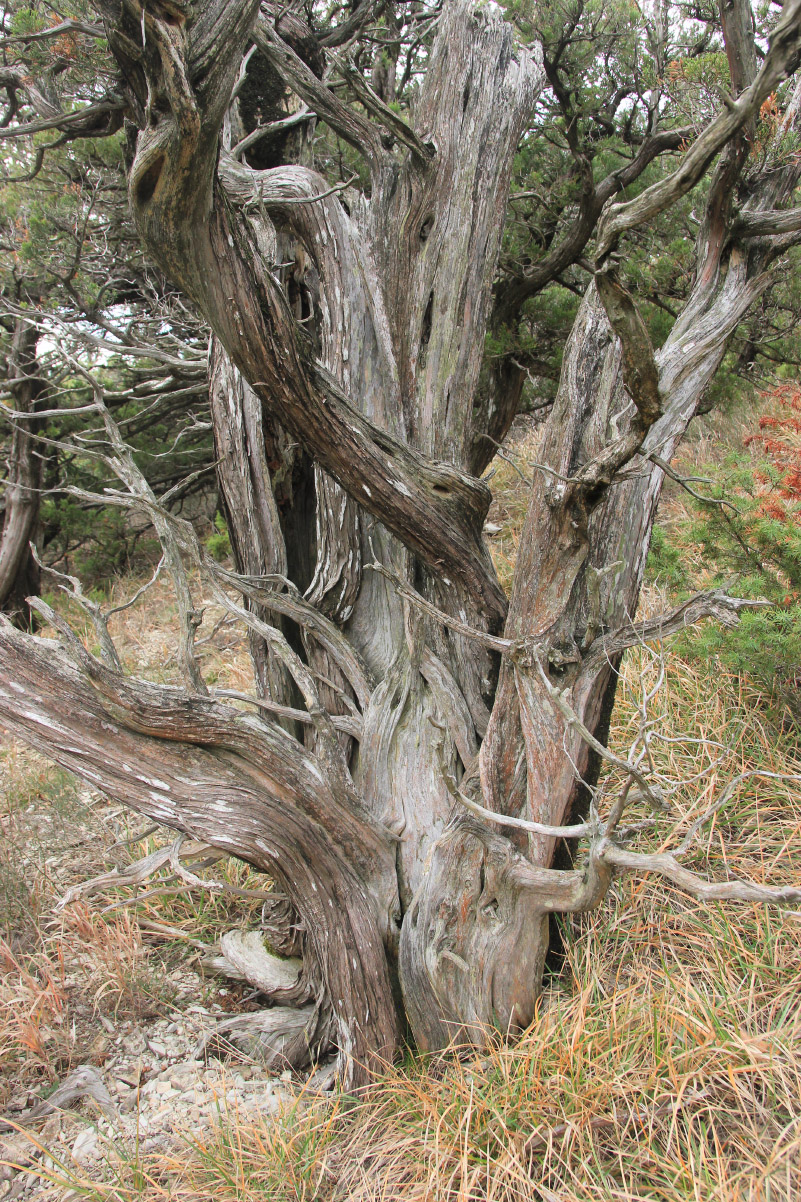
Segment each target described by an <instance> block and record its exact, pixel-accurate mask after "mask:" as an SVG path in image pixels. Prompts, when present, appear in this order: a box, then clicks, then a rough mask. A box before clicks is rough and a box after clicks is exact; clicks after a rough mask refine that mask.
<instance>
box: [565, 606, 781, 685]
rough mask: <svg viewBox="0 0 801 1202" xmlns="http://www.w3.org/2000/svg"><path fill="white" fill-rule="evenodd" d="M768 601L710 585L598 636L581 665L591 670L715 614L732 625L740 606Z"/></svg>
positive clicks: (720, 619) (735, 623)
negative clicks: (673, 605) (661, 611)
mask: <svg viewBox="0 0 801 1202" xmlns="http://www.w3.org/2000/svg"><path fill="white" fill-rule="evenodd" d="M770 604H771V603H770V602H769V601H754V600H747V599H745V598H742V597H730V596H729V594H728V593H727V592H726V591H725V590H724V589H712V590H711V591H710V592H707V593H697V594H696V595H695V596H694V597H690V599H689V601H685V602H684V603H683V604H682V605H679V606H677V607H676V609H674V610H671V612H670V613H667V614H660V615H659V616H658V617H656V618H649V619H647V621H645V622H632V623H631V625H630V626H624V627H622V628H621V629H620V630H616V631H614V632H612V633H611V634H605V635H603V636H600V637H599V638H597V639H596V640H595V642H594V643H593V644H592V646H591V648H590V650H589V652H588V653H587V655H586V656H585V658H584V667H585V669H586V670H588V671H594V670H596V669H597V668H599V667H600V666H601V663H602V662H603V661H611V660H612V659H614V657H615V656H616V655H619V654H620V652H621V651H625V650H626V648H627V647H635V646H638V645H641V644H644V643H650V642H653V641H654V640H656V639H666V638H669V637H670V636H671V635H674V634H677V633H678V632H679V631H680V630H685V629H686V628H687V627H688V626H693V625H694V624H695V623H696V622H700V621H702V620H703V619H704V618H716V619H717V621H719V622H721V623H722V624H723V625H724V626H728V627H734V626H736V625H737V624H738V622H739V613H740V611H741V610H743V609H761V608H764V607H766V606H767V607H769V606H770Z"/></svg>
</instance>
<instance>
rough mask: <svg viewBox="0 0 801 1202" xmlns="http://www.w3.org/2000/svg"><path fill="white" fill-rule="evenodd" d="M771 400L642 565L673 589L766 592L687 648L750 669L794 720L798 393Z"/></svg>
mask: <svg viewBox="0 0 801 1202" xmlns="http://www.w3.org/2000/svg"><path fill="white" fill-rule="evenodd" d="M770 402H771V406H772V408H771V410H770V411H769V412H768V413H766V414H763V416H762V417H761V419H760V421H759V433H754V434H751V435H750V436H749V437H747V438H746V439H745V445H744V447H743V448H740V449H737V450H734V451H732V452H730V453H729V454H728V455H727V456H726V457H725V458H724V459H723V461H722V462H721V463H720V464H719V465H716V466H713V467H712V468H710V469H706V474H707V475H711V476H712V480H713V483H712V485H711V486H710V487H709V488H708V490H707V495H708V497H709V501H706V502H702V501H698V500H695V499H693V500H692V502H691V515H690V516H689V517H688V518H687V519H686V520H685V521H683V522H680V523H678V524H677V525H674V526H671V527H670V528H668V529H665V528H661V527H657V528H655V530H654V537H653V540H652V544H651V553H650V556H649V562H648V571H649V575H650V576H651V578H652V579H655V580H657V581H659V582H661V583H666V584H667V585H668V586H669V587H670V588H671V589H673V590H676V591H678V592H680V593H685V594H686V593H687V592H689V591H694V590H695V589H696V588H700V587H709V586H710V585H711V586H718V585H724V584H725V585H728V586H729V587H730V590H731V591H732V592H733V593H736V594H737V595H739V596H741V597H744V598H747V599H749V600H764V601H767V602H769V603H770V605H769V606H766V607H765V608H759V609H753V610H747V611H745V612H744V613H743V615H742V619H741V621H740V624H739V625H738V626H736V627H735V628H733V629H728V630H727V629H724V628H723V627H720V626H718V625H715V624H709V625H706V626H704V627H703V628H702V629H701V630H699V631H697V632H696V633H695V634H694V636H693V638H692V639H691V640H690V639H688V640H687V641H686V644H685V650H692V652H693V654H695V655H699V656H702V657H704V658H715V659H717V660H718V661H719V662H720V663H721V664H723V665H724V666H725V667H726V668H729V669H731V670H733V671H736V672H742V673H746V674H748V675H749V676H750V677H751V678H753V679H754V680H755V681H756V682H757V683H758V685H759V686H760V688H761V690H762V691H763V694H764V696H765V699H766V701H767V702H768V703H769V704H770V705H771V706H772V707H773V708H774V709H776V710H778V711H780V713H781V716H782V717H783V718H784V719H787V718H788V717H789V718H791V719H792V721H793V722H801V702H800V701H799V698H798V686H799V684H801V393H799V392H798V390H797V389H795V388H785V389H778V390H776V392H774V393H773V394H772V396H771V398H770ZM690 547H693V548H695V549H697V550H700V554H701V560H702V564H703V567H702V570H701V571H700V572H699V571H695V572H693V570H692V568H691V566H690V564H691V557H690V555H689V554H688V550H689V548H690Z"/></svg>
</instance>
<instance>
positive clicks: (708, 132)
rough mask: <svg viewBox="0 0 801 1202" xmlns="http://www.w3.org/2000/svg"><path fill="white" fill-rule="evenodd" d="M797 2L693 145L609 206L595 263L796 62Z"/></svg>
mask: <svg viewBox="0 0 801 1202" xmlns="http://www.w3.org/2000/svg"><path fill="white" fill-rule="evenodd" d="M800 49H801V0H787V3H786V4H785V5H784V8H783V10H782V15H781V18H780V20H779V22H778V24H777V25H776V28H775V29H774V30H773V33H772V34H771V37H770V49H769V50H768V53H767V55H766V56H765V61H764V62H763V64H762V67H761V69H760V71H759V74H758V75H757V77H756V79H755V80H754V82H753V83H752V84H751V86H750V87H749V88H747V89H746V91H745V92H743V93H742V95H741V96H739V97H738V99H737V100H733V101H731V103H730V104H729V105H728V106H727V107H726V108H725V109H724V111H723V112H721V113H720V114H719V115H718V116H717V117H716V118H715V119H714V120H713V121H712V122H711V123H710V124H709V125H708V126H707V128H706V129H705V130H704V132H703V133H702V134H701V135H700V137H699V138H698V139H697V140H696V141H695V142H694V143H693V145H692V146H691V147H690V149H689V150H688V151H687V153H686V155H685V156H684V158H683V160H682V162H681V165H680V166H679V167H678V168H677V169H676V170H675V171H674V172H672V173H671V174H670V175H668V176H666V177H665V178H664V179H662V180H659V182H658V183H655V184H652V185H651V187H650V188H646V189H645V191H644V192H641V193H640V195H639V196H638V197H636V198H635V199H634V200H630V201H626V202H624V203H622V204H616V205H611V206H610V208H608V209H607V211H606V213H605V215H604V216H603V217H602V219H601V223H600V226H599V230H598V246H597V250H596V256H597V261H598V262H599V263H600V262H603V260H604V259H605V258H606V256H607V255H608V254H609V252H610V251H611V250H612V248H613V247H614V245H615V243H616V242H617V239H618V238H619V237H620V235H621V234H622V233H623V232H624V231H625V230H628V229H634V228H635V227H636V226H640V225H643V224H644V223H645V222H646V221H651V220H653V218H654V217H656V216H657V215H658V214H659V213H661V212H663V211H664V210H665V209H666V208H669V206H670V205H672V204H675V202H676V201H677V200H678V199H679V198H680V197H682V196H684V195H686V193H687V192H689V191H690V189H691V188H693V187H695V185H696V184H697V183H698V181H699V180H700V179H701V177H702V176H703V174H704V172H705V171H706V169H707V167H708V166H709V164H710V162H711V161H712V159H713V158H714V157H715V155H716V154H718V152H719V151H721V150H722V149H723V147H724V146H725V145H726V144H727V143H728V142H730V141H731V139H732V138H733V137H734V136H735V135H736V134H737V133H738V132H739V131H740V130H741V129H743V127H744V126H745V125H746V124H747V123H748V122H749V121H750V120H751V119H752V118H753V117H754V116H755V115H756V114H757V113H758V111H759V108H760V106H761V105H762V104H763V102H764V101H765V100H766V99H767V98H768V96H770V94H771V93H772V92H773V91H775V89H776V87H777V86H778V85H779V84H780V83H781V82H782V80H783V79H785V78H786V77H787V76H788V75H789V74H791V73H792V72H793V71H794V70H795V69H796V67H797V66H798V59H799V51H800Z"/></svg>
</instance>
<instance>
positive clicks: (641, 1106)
mask: <svg viewBox="0 0 801 1202" xmlns="http://www.w3.org/2000/svg"><path fill="white" fill-rule="evenodd" d="M654 603H656V599H654ZM657 671H658V665H657V664H656V663H655V662H654V661H653V660H649V658H648V657H647V656H646V655H645V653H641V655H640V656H639V657H638V656H632V657H631V658H630V660H629V662H628V664H627V666H626V669H625V672H624V679H623V684H622V688H621V695H620V700H619V703H618V705H617V708H616V713H615V727H614V732H613V740H614V744H615V746H616V747H617V749H618V750H622V749H623V748H625V747H626V746H627V745H628V743H629V742H630V741H631V738H632V737H633V734H634V733H635V731H636V728H637V723H638V704H639V700H640V695H641V690H642V688H643V687H648V686H649V684H651V683H652V682H653V674H654V673H655V672H657ZM655 704H656V710H655V713H654V716H655V717H656V718H658V723H657V726H656V728H655V729H656V730H657V731H658V732H659V734H660V736H661V737H660V738H658V739H656V740H654V747H653V754H654V758H655V764H656V768H657V771H659V772H661V773H664V774H665V775H666V776H667V775H668V774H673V776H674V779H675V778H678V777H684V778H685V779H687V778H688V777H689V776H691V775H693V773H694V772H699V771H701V770H702V769H704V768H707V767H708V766H709V764H710V762H711V760H713V759H714V758H716V756H717V755H719V754H720V752H719V751H716V750H715V749H714V748H713V747H711V745H710V742H709V740H712V739H714V740H715V741H716V742H719V743H723V744H725V745H726V747H727V748H728V756H727V758H726V761H725V763H722V764H721V765H720V766H719V770H717V772H716V776H715V775H712V776H709V777H707V778H704V779H703V780H702V781H700V782H699V783H698V784H697V785H695V786H688V787H686V788H685V789H683V790H681V791H679V792H677V793H676V794H675V795H674V798H673V804H674V810H675V813H674V815H673V816H672V818H671V819H667V818H660V819H659V823H660V825H659V826H658V827H657V828H656V830H655V831H652V832H649V834H648V837H647V842H648V844H649V845H650V846H652V847H653V846H659V845H661V844H662V843H663V842H666V841H667V839H668V836H669V834H670V832H671V830H672V829H673V828H674V827H675V825H676V823H677V822H678V823H679V825H680V826H681V825H684V824H686V823H687V822H689V821H691V820H692V819H693V818H694V817H695V816H697V814H699V813H700V812H702V810H703V809H704V808H705V806H706V805H707V804H708V802H709V800H710V797H711V795H712V792H713V791H715V790H717V789H719V788H720V786H721V785H722V784H723V783H724V781H725V780H728V779H731V777H732V776H734V775H736V774H737V773H738V772H740V771H742V770H743V769H744V768H749V767H750V768H756V767H759V768H762V769H765V770H771V771H784V772H791V771H792V772H798V771H799V770H801V763H800V762H799V758H798V754H797V747H796V746H795V745H794V744H793V743H792V742H791V740H790V739H789V737H787V738H785V739H784V741H782V737H780V736H777V735H776V734H775V732H773V731H772V730H771V729H770V728H769V727H765V726H762V725H761V724H760V723H759V721H758V720H756V719H755V718H754V714H753V709H752V698H751V697H750V696H749V693H748V688H747V685H746V684H745V683H744V682H742V681H740V680H738V679H734V678H730V677H725V676H716V677H715V678H711V677H710V676H709V675H708V674H707V673H706V672H705V671H704V670H702V669H701V668H699V667H698V666H697V665H688V664H686V663H683V662H681V661H678V660H675V661H671V664H670V672H669V677H668V683H667V686H666V687H665V688H664V689H663V690H662V692H661V693H660V694H658V697H657V700H656V703H655ZM688 730H691V731H693V732H694V734H695V735H696V737H699V738H701V739H705V741H702V742H695V743H693V742H688V741H686V739H685V738H684V737H683V736H685V735H686V733H687V731H688ZM674 740H675V741H674ZM799 830H801V796H800V795H799V790H798V789H797V787H796V786H793V785H792V784H790V783H786V782H782V781H775V780H769V779H763V778H752V779H751V780H749V781H747V782H744V784H743V786H742V788H741V789H740V791H739V792H738V793H737V794H735V795H734V797H733V798H732V801H731V803H730V805H729V806H728V807H727V808H726V810H724V811H721V812H720V813H719V814H718V815H716V817H715V819H714V820H713V821H712V822H711V823H710V824H709V827H708V828H707V829H705V830H704V832H703V838H701V839H700V840H699V842H698V845H697V847H696V849H695V851H694V854H693V860H692V863H693V865H694V866H695V867H696V868H701V867H702V866H703V865H704V864H708V867H709V870H710V871H711V872H713V873H715V874H716V875H718V876H724V875H725V874H726V873H735V874H747V875H749V876H752V877H755V878H756V879H758V880H761V881H765V882H769V883H774V884H778V883H780V882H783V881H790V880H798V879H799V877H801V841H799V837H798V836H799ZM641 838H643V846H644V845H645V839H644V837H641ZM563 933H564V939H565V949H566V958H565V963H564V966H563V968H562V970H561V972H560V973H559V974H558V975H557V976H555V977H552V978H551V979H550V981H549V982H548V985H547V988H546V990H545V993H544V995H543V999H542V1004H541V1008H540V1012H539V1015H538V1017H537V1019H536V1021H535V1022H534V1023H533V1024H532V1026H531V1028H530V1029H529V1030H528V1031H527V1032H526V1033H525V1034H524V1036H523V1037H522V1038H521V1039H520V1040H519V1041H518V1042H517V1043H515V1044H514V1045H512V1046H507V1045H504V1043H503V1042H502V1041H501V1040H495V1042H494V1046H493V1048H492V1050H491V1051H490V1052H489V1053H484V1054H480V1055H479V1054H476V1053H471V1052H465V1053H464V1054H462V1055H458V1054H451V1055H449V1056H439V1057H435V1058H428V1059H426V1058H420V1057H413V1058H409V1059H407V1061H406V1063H405V1064H403V1065H399V1066H389V1067H388V1068H387V1072H386V1075H385V1076H384V1077H383V1078H382V1079H381V1080H380V1081H378V1082H376V1084H375V1085H374V1086H373V1087H372V1088H371V1089H369V1090H368V1091H366V1092H365V1093H364V1094H363V1095H362V1096H361V1097H359V1098H358V1099H353V1098H349V1097H344V1096H341V1095H338V1096H335V1097H334V1098H333V1099H331V1100H328V1101H324V1102H319V1101H315V1100H313V1099H311V1098H309V1097H306V1096H304V1095H303V1094H302V1093H301V1094H300V1096H299V1098H298V1101H297V1102H296V1103H295V1104H293V1105H292V1106H289V1107H287V1108H286V1109H285V1111H284V1112H283V1113H282V1114H281V1115H280V1116H279V1118H278V1120H277V1121H276V1119H275V1118H274V1117H273V1116H266V1117H265V1118H264V1119H263V1120H262V1121H260V1122H255V1123H254V1122H253V1120H252V1119H250V1118H247V1119H245V1118H244V1117H242V1116H240V1115H238V1114H236V1113H234V1112H229V1111H225V1110H224V1109H223V1110H222V1111H221V1113H220V1116H219V1120H218V1122H217V1124H216V1126H215V1127H214V1128H213V1130H212V1131H211V1133H210V1134H209V1133H204V1134H203V1135H195V1136H192V1135H189V1136H188V1137H187V1138H188V1145H187V1148H186V1149H185V1150H183V1151H182V1152H181V1153H180V1154H179V1155H172V1156H153V1157H148V1158H143V1157H141V1156H139V1157H137V1158H136V1160H135V1163H134V1162H132V1161H131V1160H130V1150H129V1151H128V1152H127V1153H125V1152H122V1153H121V1152H120V1150H119V1149H118V1150H117V1151H116V1153H113V1152H112V1153H111V1154H110V1155H111V1159H112V1160H113V1159H114V1155H117V1156H120V1155H121V1156H122V1160H119V1161H118V1162H117V1167H116V1169H115V1170H114V1184H113V1185H110V1186H108V1187H105V1188H98V1187H97V1185H96V1184H95V1185H94V1186H92V1185H91V1183H89V1182H86V1181H83V1182H82V1186H83V1188H84V1189H85V1190H86V1191H88V1196H90V1197H92V1198H95V1199H98V1200H99V1199H101V1198H102V1199H109V1200H110V1199H115V1200H117V1202H133V1199H153V1200H154V1202H155V1200H157V1199H164V1200H166V1199H168V1198H170V1199H184V1200H186V1202H268V1200H270V1202H312V1200H319V1202H335V1200H340V1199H341V1200H345V1199H352V1200H353V1202H396V1200H397V1202H479V1200H481V1202H529V1200H531V1199H542V1200H543V1202H553V1200H554V1199H559V1202H573V1200H575V1202H591V1200H592V1202H601V1200H604V1202H605V1200H607V1199H621V1200H623V1199H625V1200H627V1202H629V1200H631V1202H639V1200H642V1202H646V1200H647V1202H651V1200H654V1199H664V1200H665V1202H679V1200H684V1199H698V1202H744V1200H745V1199H749V1200H754V1202H757V1200H759V1202H763V1200H764V1202H779V1200H781V1202H795V1200H796V1199H797V1198H798V1197H799V1196H801V1008H800V1007H799V1004H798V996H799V984H798V983H799V980H801V939H799V936H800V935H801V915H792V914H787V913H784V914H783V913H781V912H779V911H773V910H770V909H768V908H766V907H764V906H756V905H753V906H750V905H749V906H737V905H734V904H730V905H717V906H713V907H707V906H704V905H702V904H700V903H697V902H695V901H692V900H689V899H687V898H685V897H684V896H683V895H681V894H679V893H678V892H677V891H675V890H672V889H670V888H666V887H665V886H664V885H663V884H662V883H661V882H660V881H657V880H655V879H645V880H641V879H636V878H624V879H621V880H620V881H619V882H618V883H617V884H616V885H615V887H614V889H613V892H612V894H611V895H610V897H609V898H608V899H607V901H606V903H605V904H604V906H603V907H602V908H601V909H600V910H599V911H598V912H597V913H594V914H591V915H587V916H584V917H582V918H576V919H575V920H570V921H566V922H565V923H564V926H563ZM126 1156H127V1157H128V1158H129V1159H127V1160H126ZM126 1164H127V1165H129V1168H130V1172H129V1171H128V1170H127V1169H126V1168H125V1165H126ZM76 1181H77V1182H80V1179H77V1178H76ZM75 1184H76V1182H73V1185H75Z"/></svg>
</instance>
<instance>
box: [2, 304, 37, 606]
mask: <svg viewBox="0 0 801 1202" xmlns="http://www.w3.org/2000/svg"><path fill="white" fill-rule="evenodd" d="M38 337H39V332H38V330H37V329H36V327H35V326H33V325H32V324H31V323H30V322H26V321H24V320H22V319H19V320H17V322H16V323H15V329H14V334H13V338H12V343H11V350H10V353H9V355H8V359H7V370H8V374H9V377H10V379H11V380H12V381H13V383H11V384H10V385H9V392H10V394H11V398H12V401H13V409H14V412H15V413H16V414H17V415H18V416H16V417H12V419H11V420H12V422H13V425H12V432H11V445H10V448H9V452H8V458H7V460H6V487H5V493H4V495H3V530H2V534H0V609H2V610H3V611H4V612H5V613H7V614H9V616H10V617H11V618H12V620H13V621H14V622H16V623H18V624H20V625H23V626H30V624H31V613H30V609H29V607H28V605H27V602H26V598H27V597H30V596H33V595H35V594H36V593H38V591H39V568H38V565H37V563H36V560H35V559H34V557H33V555H32V553H31V549H30V543H31V541H32V539H34V538H35V536H36V527H37V524H38V521H39V497H40V489H41V484H42V457H41V454H39V453H38V447H37V442H36V439H35V437H34V436H35V433H36V428H35V424H34V422H33V421H32V420H31V417H32V415H33V413H34V412H35V408H36V402H37V399H38V398H39V396H40V395H41V393H42V389H43V383H42V380H41V378H40V376H39V372H38V366H37V361H36V343H37V340H38Z"/></svg>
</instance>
